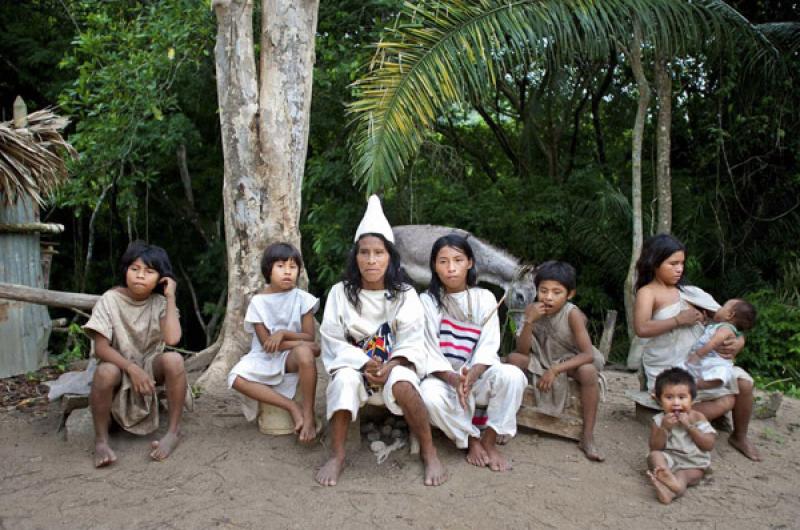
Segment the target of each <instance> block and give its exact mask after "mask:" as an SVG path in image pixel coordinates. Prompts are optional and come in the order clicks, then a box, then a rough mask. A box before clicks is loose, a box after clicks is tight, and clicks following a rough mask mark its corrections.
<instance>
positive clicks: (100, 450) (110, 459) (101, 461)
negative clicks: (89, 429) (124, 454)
mask: <svg viewBox="0 0 800 530" xmlns="http://www.w3.org/2000/svg"><path fill="white" fill-rule="evenodd" d="M116 461H117V455H115V454H114V451H112V450H111V447H109V446H108V442H96V443H95V444H94V467H106V466H110V465H111V464H113V463H114V462H116Z"/></svg>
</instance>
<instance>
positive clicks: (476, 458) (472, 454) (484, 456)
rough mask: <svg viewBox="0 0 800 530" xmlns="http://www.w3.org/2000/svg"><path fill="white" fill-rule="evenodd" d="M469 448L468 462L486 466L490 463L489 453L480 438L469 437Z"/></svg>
mask: <svg viewBox="0 0 800 530" xmlns="http://www.w3.org/2000/svg"><path fill="white" fill-rule="evenodd" d="M468 443H469V450H468V451H467V462H469V463H470V464H472V465H473V466H478V467H486V466H488V465H489V454H488V453H487V452H486V449H485V448H484V447H483V444H482V443H481V441H480V440H479V439H478V438H472V437H471V436H470V438H469V442H468Z"/></svg>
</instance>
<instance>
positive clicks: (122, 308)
mask: <svg viewBox="0 0 800 530" xmlns="http://www.w3.org/2000/svg"><path fill="white" fill-rule="evenodd" d="M120 265H121V266H120V276H121V284H120V285H119V286H118V287H114V288H112V289H109V290H108V291H106V292H105V293H104V294H103V296H102V297H101V298H100V300H99V301H98V302H97V304H95V306H94V308H93V309H92V317H91V318H90V319H89V322H87V323H86V325H85V326H83V328H84V330H86V332H87V334H88V335H89V336H90V337H91V338H92V353H93V355H94V356H95V357H96V358H97V359H98V365H97V369H96V371H95V373H94V377H93V379H92V389H91V392H90V394H89V405H90V408H91V411H92V420H93V421H94V431H95V452H94V465H95V467H103V466H108V465H110V464H113V463H114V462H116V460H117V456H116V454H114V451H112V450H111V447H110V446H109V443H108V428H109V425H110V424H111V418H112V416H113V418H114V420H115V421H116V422H117V423H118V424H119V425H120V426H121V427H122V428H123V429H125V430H126V431H129V432H132V433H134V434H140V435H144V434H150V433H152V432H153V431H155V430H156V429H158V421H159V414H158V413H159V411H158V397H157V396H156V385H158V384H164V385H165V386H166V389H167V403H168V404H169V427H168V428H167V433H166V434H165V435H164V436H163V437H162V438H161V439H160V440H158V441H153V442H152V448H151V452H150V457H151V458H153V460H164V459H165V458H167V457H168V456H169V455H170V454H171V453H172V451H173V450H174V449H175V447H176V446H177V445H178V438H179V435H180V420H181V414H182V412H183V406H184V403H186V402H187V400H188V401H189V402H191V395H192V394H191V390H190V389H189V385H188V384H187V382H186V371H185V370H184V368H183V357H181V355H180V354H179V353H177V352H174V351H169V352H165V351H164V346H165V344H166V345H169V346H174V345H175V344H177V343H178V341H180V339H181V324H180V321H179V320H178V309H177V307H176V305H175V287H176V284H175V280H174V275H173V273H172V265H171V264H170V261H169V257H168V256H167V253H166V251H165V250H164V249H163V248H161V247H157V246H155V245H148V244H146V243H143V242H142V241H134V242H133V243H131V244H130V245H129V246H128V248H127V250H126V251H125V253H124V254H123V255H122V258H121V259H120Z"/></svg>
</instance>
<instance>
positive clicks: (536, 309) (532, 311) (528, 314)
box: [525, 302, 545, 324]
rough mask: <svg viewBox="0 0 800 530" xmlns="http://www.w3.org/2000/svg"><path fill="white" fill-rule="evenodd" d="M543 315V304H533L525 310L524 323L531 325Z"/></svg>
mask: <svg viewBox="0 0 800 530" xmlns="http://www.w3.org/2000/svg"><path fill="white" fill-rule="evenodd" d="M544 315H545V309H544V304H543V303H541V302H534V303H532V304H528V306H527V307H526V308H525V322H527V323H529V324H532V323H534V322H536V321H537V320H539V319H540V318H542V317H543V316H544Z"/></svg>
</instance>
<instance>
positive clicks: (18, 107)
mask: <svg viewBox="0 0 800 530" xmlns="http://www.w3.org/2000/svg"><path fill="white" fill-rule="evenodd" d="M13 119H14V128H16V129H24V128H25V127H27V126H28V107H27V106H26V105H25V101H24V100H23V99H22V97H20V96H17V98H16V99H15V100H14V118H13Z"/></svg>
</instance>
